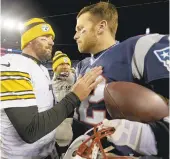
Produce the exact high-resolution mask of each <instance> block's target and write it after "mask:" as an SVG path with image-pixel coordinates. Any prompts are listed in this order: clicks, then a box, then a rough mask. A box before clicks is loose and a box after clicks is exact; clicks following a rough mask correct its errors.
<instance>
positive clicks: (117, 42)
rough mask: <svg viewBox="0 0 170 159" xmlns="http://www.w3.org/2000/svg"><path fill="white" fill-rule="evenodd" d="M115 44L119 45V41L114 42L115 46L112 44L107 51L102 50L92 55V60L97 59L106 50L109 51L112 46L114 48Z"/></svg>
mask: <svg viewBox="0 0 170 159" xmlns="http://www.w3.org/2000/svg"><path fill="white" fill-rule="evenodd" d="M117 44H119V41H117V40H116V43H115V44H113V45H112V46H110V47H109V48H107V49H105V50H102V51H100V52H98V53H96V54H94V55H93V58H94V59H96V58H98V57H99V56H100V55H101V54H102V53H103V52H105V51H106V50H109V49H110V48H112V47H113V46H115V45H117Z"/></svg>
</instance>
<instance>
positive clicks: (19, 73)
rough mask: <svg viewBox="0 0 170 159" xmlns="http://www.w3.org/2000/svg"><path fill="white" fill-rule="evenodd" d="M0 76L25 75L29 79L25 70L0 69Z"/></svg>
mask: <svg viewBox="0 0 170 159" xmlns="http://www.w3.org/2000/svg"><path fill="white" fill-rule="evenodd" d="M0 75H1V77H4V76H20V77H26V78H29V79H30V75H29V74H28V73H26V72H19V71H1V72H0Z"/></svg>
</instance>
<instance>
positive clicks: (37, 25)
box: [21, 18, 55, 50]
mask: <svg viewBox="0 0 170 159" xmlns="http://www.w3.org/2000/svg"><path fill="white" fill-rule="evenodd" d="M44 35H52V37H53V40H54V38H55V34H54V31H53V29H52V27H51V25H49V24H47V23H46V22H45V21H44V20H43V19H40V18H33V19H30V20H28V21H27V22H25V24H24V30H23V31H22V33H21V50H23V49H24V47H25V46H26V45H27V44H28V43H29V42H30V41H32V40H34V39H35V38H37V37H39V36H44Z"/></svg>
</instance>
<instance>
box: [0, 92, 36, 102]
mask: <svg viewBox="0 0 170 159" xmlns="http://www.w3.org/2000/svg"><path fill="white" fill-rule="evenodd" d="M0 99H1V101H9V100H22V99H35V94H33V93H32V94H22V95H7V96H2V97H1V98H0Z"/></svg>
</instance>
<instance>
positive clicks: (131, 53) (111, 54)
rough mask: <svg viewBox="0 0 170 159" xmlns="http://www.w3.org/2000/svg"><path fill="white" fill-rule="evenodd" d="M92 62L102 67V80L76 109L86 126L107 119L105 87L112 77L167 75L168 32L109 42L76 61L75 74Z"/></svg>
mask: <svg viewBox="0 0 170 159" xmlns="http://www.w3.org/2000/svg"><path fill="white" fill-rule="evenodd" d="M95 66H102V67H103V74H102V76H103V77H104V79H105V80H104V81H103V82H102V83H101V84H99V85H98V86H97V88H96V89H95V90H94V91H93V93H92V94H90V95H89V97H88V98H87V99H86V100H84V101H83V102H82V103H81V106H80V108H79V109H78V111H77V112H78V115H79V120H80V121H81V122H83V123H86V124H87V125H88V126H90V125H94V124H97V123H99V122H101V121H103V119H104V118H108V119H110V117H109V115H108V113H107V111H106V109H105V103H104V87H105V85H106V83H109V82H112V81H127V82H136V81H143V83H145V84H149V83H150V82H151V81H154V80H157V79H162V78H169V69H170V60H169V41H168V36H165V35H160V34H150V35H142V36H136V37H132V38H129V39H128V40H126V41H124V42H122V43H120V44H118V45H115V46H112V47H110V48H108V49H107V50H104V51H102V52H100V53H98V54H96V55H94V57H91V58H86V59H84V60H83V61H81V62H80V63H79V64H78V65H77V69H76V73H77V76H78V75H80V74H82V75H83V74H85V73H86V72H87V71H89V70H90V69H91V68H93V67H95Z"/></svg>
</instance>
